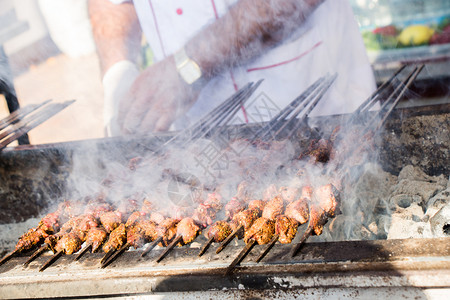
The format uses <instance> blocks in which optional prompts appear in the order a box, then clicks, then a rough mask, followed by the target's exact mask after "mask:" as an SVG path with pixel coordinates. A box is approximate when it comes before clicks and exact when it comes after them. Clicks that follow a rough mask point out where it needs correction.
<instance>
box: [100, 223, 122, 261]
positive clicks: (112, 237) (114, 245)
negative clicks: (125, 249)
mask: <svg viewBox="0 0 450 300" xmlns="http://www.w3.org/2000/svg"><path fill="white" fill-rule="evenodd" d="M126 242H127V231H126V227H125V224H123V223H122V224H120V225H119V226H117V227H116V229H114V230H113V231H111V233H110V234H109V237H108V240H107V241H106V243H105V244H104V245H103V247H102V249H103V252H105V253H106V254H105V256H103V258H102V260H101V261H100V262H101V263H102V264H103V263H104V262H105V261H106V260H107V259H108V258H109V257H111V255H113V254H114V252H115V251H116V250H117V249H119V248H120V247H122V246H123V245H124V244H125V243H126Z"/></svg>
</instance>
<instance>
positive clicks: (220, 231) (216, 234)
mask: <svg viewBox="0 0 450 300" xmlns="http://www.w3.org/2000/svg"><path fill="white" fill-rule="evenodd" d="M232 232H233V230H232V227H231V226H230V224H228V223H227V222H225V221H217V222H216V223H214V224H213V225H212V226H211V227H210V228H209V230H208V233H207V237H208V241H207V242H206V243H205V245H204V246H203V247H202V249H201V250H200V253H199V254H198V256H202V255H203V254H204V253H205V252H206V250H208V247H209V246H210V245H211V244H212V243H213V242H215V243H220V242H222V241H223V240H225V239H226V238H227V236H229V235H230V234H231V233H232Z"/></svg>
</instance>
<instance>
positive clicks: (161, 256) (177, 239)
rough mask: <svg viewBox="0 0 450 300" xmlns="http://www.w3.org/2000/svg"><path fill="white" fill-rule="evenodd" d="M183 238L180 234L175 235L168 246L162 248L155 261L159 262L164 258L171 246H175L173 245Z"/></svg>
mask: <svg viewBox="0 0 450 300" xmlns="http://www.w3.org/2000/svg"><path fill="white" fill-rule="evenodd" d="M182 239H183V237H182V236H181V235H179V236H177V237H176V238H175V239H174V240H173V241H172V243H170V245H169V246H167V248H166V249H165V250H164V252H163V253H162V254H161V255H160V256H159V257H158V259H157V260H156V262H157V263H159V262H160V261H162V260H163V259H164V257H166V256H167V254H169V252H170V250H172V249H173V248H175V246H176V245H177V244H178V243H179V242H181V240H182Z"/></svg>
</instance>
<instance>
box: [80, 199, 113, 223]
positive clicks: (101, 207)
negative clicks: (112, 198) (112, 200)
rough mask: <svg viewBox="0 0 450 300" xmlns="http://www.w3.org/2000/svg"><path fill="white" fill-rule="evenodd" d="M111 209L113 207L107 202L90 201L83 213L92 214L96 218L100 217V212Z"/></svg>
mask: <svg viewBox="0 0 450 300" xmlns="http://www.w3.org/2000/svg"><path fill="white" fill-rule="evenodd" d="M112 210H113V207H112V206H111V204H109V203H106V202H102V203H98V202H92V203H88V207H87V208H86V210H85V214H89V215H92V216H93V217H94V218H95V219H98V218H100V215H101V214H103V213H105V212H109V211H112Z"/></svg>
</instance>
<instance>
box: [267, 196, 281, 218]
mask: <svg viewBox="0 0 450 300" xmlns="http://www.w3.org/2000/svg"><path fill="white" fill-rule="evenodd" d="M283 209H284V203H283V199H282V198H281V197H280V196H276V197H275V198H273V199H272V200H270V201H269V202H267V204H266V206H264V210H263V213H262V216H263V218H266V219H269V220H274V219H275V217H276V216H278V215H281V214H282V213H283Z"/></svg>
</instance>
